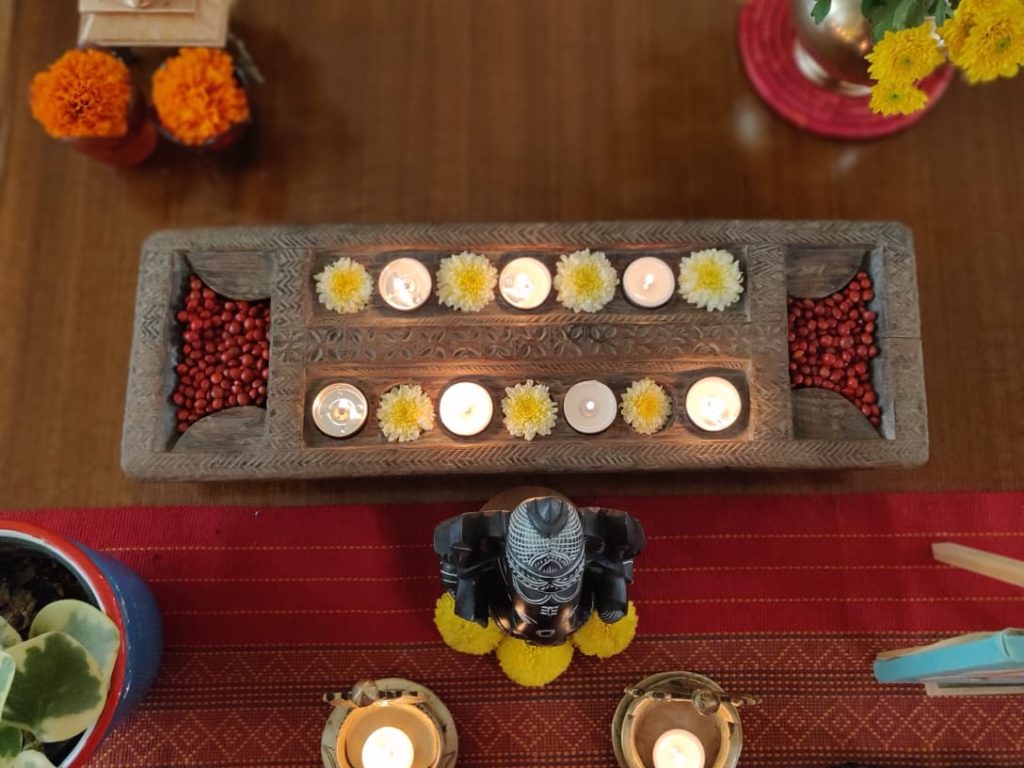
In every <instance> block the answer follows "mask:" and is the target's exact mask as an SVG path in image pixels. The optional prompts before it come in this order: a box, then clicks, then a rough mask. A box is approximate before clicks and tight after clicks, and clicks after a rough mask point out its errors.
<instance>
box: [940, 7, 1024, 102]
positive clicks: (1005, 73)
mask: <svg viewBox="0 0 1024 768" xmlns="http://www.w3.org/2000/svg"><path fill="white" fill-rule="evenodd" d="M957 63H958V65H959V66H961V67H963V70H964V73H965V74H966V75H967V80H968V81H969V82H972V83H984V82H988V81H990V80H995V79H996V78H997V77H1013V76H1014V75H1016V74H1017V70H1018V69H1019V68H1020V67H1021V65H1024V6H1021V5H1015V6H1014V7H1012V8H1010V9H1007V10H1004V11H999V12H994V13H992V14H990V15H984V16H983V15H981V14H978V15H977V23H976V24H975V25H974V26H973V27H972V28H971V31H970V34H968V36H967V39H966V40H965V41H964V43H963V46H962V48H961V50H960V55H959V57H958V62H957Z"/></svg>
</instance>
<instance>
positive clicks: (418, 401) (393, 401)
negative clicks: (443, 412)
mask: <svg viewBox="0 0 1024 768" xmlns="http://www.w3.org/2000/svg"><path fill="white" fill-rule="evenodd" d="M377 423H378V424H380V431H381V432H383V433H384V436H385V437H386V438H387V439H388V442H389V443H393V442H395V441H396V440H397V441H398V442H400V443H408V442H410V441H412V440H416V439H418V438H419V436H420V434H421V433H422V432H424V431H425V430H428V429H433V427H434V404H433V403H432V402H431V401H430V396H429V395H427V393H426V392H424V391H423V389H422V388H421V387H420V386H419V385H418V384H402V385H400V386H397V387H395V388H394V389H391V390H388V391H387V392H385V393H384V396H383V397H382V398H381V399H380V406H379V407H378V408H377Z"/></svg>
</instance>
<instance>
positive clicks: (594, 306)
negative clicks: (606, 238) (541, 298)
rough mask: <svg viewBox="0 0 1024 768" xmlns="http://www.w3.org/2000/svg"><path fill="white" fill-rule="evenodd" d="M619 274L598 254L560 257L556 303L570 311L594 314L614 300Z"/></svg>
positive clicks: (571, 254)
mask: <svg viewBox="0 0 1024 768" xmlns="http://www.w3.org/2000/svg"><path fill="white" fill-rule="evenodd" d="M618 284H619V273H618V272H616V271H615V267H613V266H612V265H611V262H609V261H608V257H607V256H605V255H604V253H602V252H601V251H594V252H593V253H591V252H590V249H589V248H588V249H586V250H583V251H576V252H575V253H570V254H567V255H563V256H562V258H560V259H559V260H558V269H557V271H556V272H555V289H556V290H557V291H558V301H559V302H560V303H561V304H562V306H564V307H566V308H567V309H571V310H572V311H573V312H597V311H598V310H600V309H601V308H602V307H604V305H605V304H607V303H608V302H609V301H611V300H612V299H613V298H614V297H615V286H617V285H618Z"/></svg>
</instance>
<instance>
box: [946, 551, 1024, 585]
mask: <svg viewBox="0 0 1024 768" xmlns="http://www.w3.org/2000/svg"><path fill="white" fill-rule="evenodd" d="M932 555H933V556H934V557H935V559H936V560H938V561H939V562H940V563H948V564H949V565H952V566H955V567H957V568H963V569H964V570H965V571H971V572H972V573H980V574H981V575H982V576H988V577H989V578H990V579H997V580H998V581H1005V582H1006V583H1007V584H1016V585H1017V586H1018V587H1024V561H1021V560H1014V559H1013V558H1012V557H1003V556H1002V555H995V554H992V553H991V552H984V551H982V550H980V549H973V548H972V547H965V546H963V545H961V544H953V543H951V542H943V543H941V544H932Z"/></svg>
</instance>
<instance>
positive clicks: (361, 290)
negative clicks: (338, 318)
mask: <svg viewBox="0 0 1024 768" xmlns="http://www.w3.org/2000/svg"><path fill="white" fill-rule="evenodd" d="M315 280H316V295H317V298H319V299H320V303H321V304H323V305H324V306H325V307H327V308H328V309H332V310H334V311H335V312H338V313H340V314H343V315H348V314H351V313H353V312H359V311H360V310H363V309H366V305H367V304H369V303H370V296H371V295H372V294H373V281H372V280H371V279H370V273H369V272H367V271H366V267H364V266H363V265H362V264H359V263H358V262H356V261H353V260H352V259H350V258H349V257H348V256H342V257H341V258H340V259H338V260H337V261H335V262H334V263H332V264H328V265H327V266H326V267H325V268H324V271H323V272H321V273H320V274H318V275H317V276H316V277H315Z"/></svg>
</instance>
